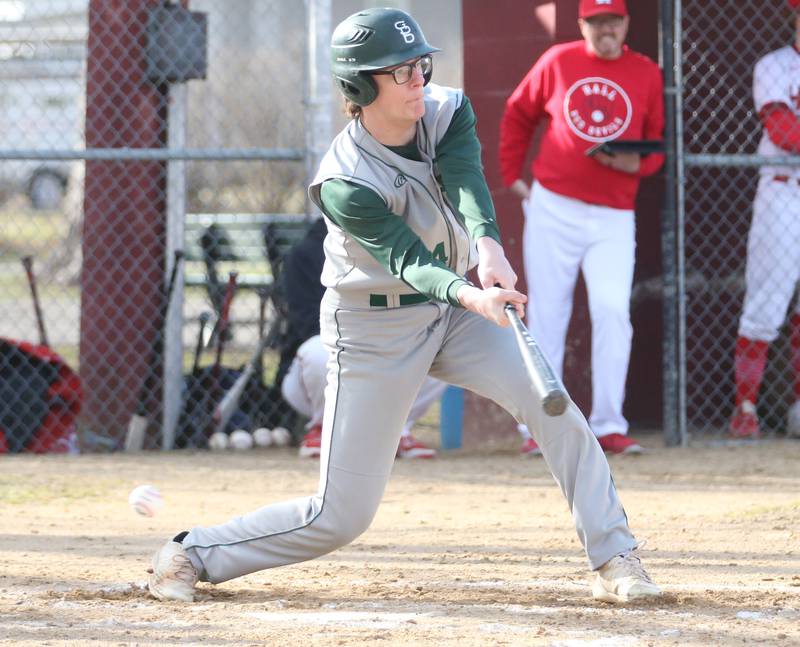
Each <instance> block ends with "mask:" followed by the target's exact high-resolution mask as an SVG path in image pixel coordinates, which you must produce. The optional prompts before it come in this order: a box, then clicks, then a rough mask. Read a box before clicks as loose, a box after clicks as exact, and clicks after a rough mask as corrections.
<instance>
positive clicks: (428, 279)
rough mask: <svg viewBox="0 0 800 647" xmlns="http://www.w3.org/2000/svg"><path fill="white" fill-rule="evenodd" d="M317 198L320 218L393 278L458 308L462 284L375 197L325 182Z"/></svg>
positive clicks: (363, 189)
mask: <svg viewBox="0 0 800 647" xmlns="http://www.w3.org/2000/svg"><path fill="white" fill-rule="evenodd" d="M320 197H321V200H322V208H323V211H324V212H325V215H326V216H328V218H330V219H331V220H332V221H333V222H335V223H336V224H337V225H339V226H340V227H341V228H342V229H344V230H345V231H346V232H347V233H348V234H350V236H352V237H353V238H354V239H355V240H356V241H358V243H359V244H360V245H361V246H362V247H364V249H366V250H367V251H368V252H369V253H370V254H371V255H372V256H373V258H375V260H377V261H378V262H379V263H380V264H381V265H382V266H383V267H384V268H385V269H386V270H387V271H388V272H390V273H391V274H392V275H393V276H395V277H397V278H398V279H400V280H402V281H404V282H405V283H406V284H408V285H409V286H410V287H411V288H413V289H414V290H416V291H417V292H420V293H421V294H424V295H425V296H428V297H430V298H432V299H435V300H436V301H443V302H445V303H449V304H451V305H454V306H459V307H460V306H461V303H460V302H459V301H458V298H457V297H456V292H457V291H458V288H460V287H461V286H462V285H464V284H466V283H468V281H466V280H465V279H464V278H463V277H460V276H459V275H458V274H456V273H455V272H453V270H451V269H450V268H449V267H447V265H445V264H444V263H442V262H441V261H439V260H437V259H435V258H433V255H432V254H431V252H430V250H429V249H428V248H427V247H425V245H424V243H423V242H422V241H421V240H420V238H419V236H417V234H415V233H414V231H413V230H412V229H411V228H410V227H409V226H408V225H407V224H406V222H405V221H404V220H403V219H402V218H401V217H400V216H398V215H397V214H395V213H393V212H392V211H390V210H389V208H388V207H387V206H386V203H385V202H384V201H383V199H382V198H381V197H380V196H379V195H378V194H377V193H375V192H374V191H372V190H371V189H368V188H366V187H364V186H361V185H358V184H354V183H352V182H348V181H346V180H327V181H326V182H324V183H323V184H322V187H321V190H320Z"/></svg>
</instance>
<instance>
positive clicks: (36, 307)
mask: <svg viewBox="0 0 800 647" xmlns="http://www.w3.org/2000/svg"><path fill="white" fill-rule="evenodd" d="M21 260H22V266H23V267H24V268H25V274H26V275H27V276H28V285H29V286H30V288H31V298H32V299H33V311H34V313H35V314H36V325H37V326H39V343H40V344H41V345H42V346H50V342H49V341H48V339H47V331H46V330H45V328H44V316H43V315H42V306H41V305H40V304H39V291H38V290H37V289H36V277H35V276H34V274H33V256H23V257H22V259H21Z"/></svg>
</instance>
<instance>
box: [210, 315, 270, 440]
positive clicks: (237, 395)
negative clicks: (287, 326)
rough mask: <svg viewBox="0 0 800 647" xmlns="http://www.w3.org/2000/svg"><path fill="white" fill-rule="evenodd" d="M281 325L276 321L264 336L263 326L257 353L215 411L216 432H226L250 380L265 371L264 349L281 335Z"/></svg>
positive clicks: (254, 353)
mask: <svg viewBox="0 0 800 647" xmlns="http://www.w3.org/2000/svg"><path fill="white" fill-rule="evenodd" d="M280 324H281V322H280V320H278V319H276V320H275V321H274V322H273V324H272V326H271V328H270V330H269V333H267V334H266V335H265V334H264V328H263V326H261V328H260V329H259V330H260V332H259V339H258V344H257V346H256V350H255V352H253V354H252V356H251V357H250V359H249V360H248V362H247V364H246V365H245V367H244V369H243V370H242V373H241V374H240V375H239V377H237V378H236V382H234V383H233V386H231V388H230V389H228V392H227V393H226V394H225V395H224V396H223V397H222V399H221V400H220V401H219V404H217V406H216V407H215V409H214V413H213V415H212V419H213V420H214V424H215V431H222V432H224V431H225V426H226V425H227V424H228V421H229V420H230V419H231V416H232V415H233V412H234V411H236V408H237V407H238V406H239V400H241V398H242V394H243V393H244V389H245V387H246V386H247V383H248V382H249V381H250V378H251V377H252V376H253V373H255V372H256V371H258V370H262V371H263V368H262V367H261V358H262V355H263V354H264V349H266V348H269V347H270V346H271V345H272V344H273V343H274V342H275V340H276V339H277V338H278V336H279V335H280V332H281V326H280Z"/></svg>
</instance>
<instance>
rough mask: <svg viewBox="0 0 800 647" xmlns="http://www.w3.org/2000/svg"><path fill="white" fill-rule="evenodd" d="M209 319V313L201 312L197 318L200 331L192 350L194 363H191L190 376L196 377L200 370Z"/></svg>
mask: <svg viewBox="0 0 800 647" xmlns="http://www.w3.org/2000/svg"><path fill="white" fill-rule="evenodd" d="M210 319H211V314H210V313H209V312H201V313H200V316H199V317H198V318H197V321H198V323H199V324H200V329H199V330H198V332H197V345H196V346H195V349H194V361H193V362H192V375H197V373H198V371H199V370H200V356H201V355H202V354H203V348H205V345H206V326H207V325H208V322H209V320H210Z"/></svg>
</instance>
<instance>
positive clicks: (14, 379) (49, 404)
mask: <svg viewBox="0 0 800 647" xmlns="http://www.w3.org/2000/svg"><path fill="white" fill-rule="evenodd" d="M82 401H83V392H82V391H81V382H80V378H79V377H78V375H77V374H76V373H75V372H74V371H73V370H72V369H71V368H70V367H69V366H67V364H66V362H64V360H63V359H62V358H61V357H60V356H59V355H57V354H56V353H54V352H53V351H52V350H51V349H50V348H48V347H47V346H41V345H38V344H31V343H29V342H24V341H15V340H12V339H5V338H2V337H0V453H5V452H10V453H19V452H22V451H30V452H35V453H45V452H73V451H77V443H76V427H75V422H76V420H77V418H78V414H79V413H80V410H81V403H82Z"/></svg>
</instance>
